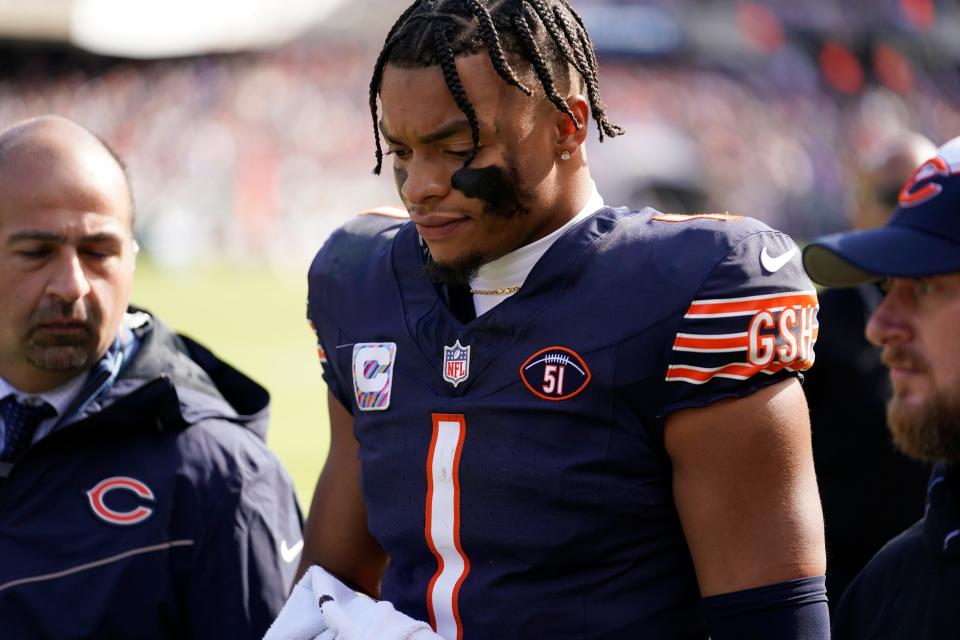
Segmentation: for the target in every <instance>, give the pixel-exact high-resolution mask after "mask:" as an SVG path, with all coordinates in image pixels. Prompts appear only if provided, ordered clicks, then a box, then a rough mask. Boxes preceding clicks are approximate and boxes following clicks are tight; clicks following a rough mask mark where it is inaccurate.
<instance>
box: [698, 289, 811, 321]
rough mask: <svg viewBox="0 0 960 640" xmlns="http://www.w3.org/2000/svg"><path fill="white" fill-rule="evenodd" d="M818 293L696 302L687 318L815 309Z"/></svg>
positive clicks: (776, 294)
mask: <svg viewBox="0 0 960 640" xmlns="http://www.w3.org/2000/svg"><path fill="white" fill-rule="evenodd" d="M817 304H818V303H817V292H816V291H792V292H790V293H773V294H768V295H760V296H747V297H745V298H728V299H718V300H694V301H693V302H692V303H691V304H690V308H689V309H687V314H686V316H685V317H687V318H695V317H698V316H721V315H748V314H751V313H755V312H757V311H763V310H765V309H766V310H769V311H773V310H775V309H779V308H782V307H815V306H817Z"/></svg>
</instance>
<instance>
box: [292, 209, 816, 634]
mask: <svg viewBox="0 0 960 640" xmlns="http://www.w3.org/2000/svg"><path fill="white" fill-rule="evenodd" d="M425 259H426V258H425V256H424V252H423V251H422V250H421V245H420V242H419V238H418V236H417V232H416V228H415V227H414V225H413V224H412V223H410V222H408V221H405V220H402V219H396V218H394V219H391V218H385V217H381V216H361V217H358V218H357V219H356V220H354V221H353V222H351V223H349V224H347V225H346V226H345V227H344V228H342V229H340V230H339V231H337V232H336V233H335V234H334V235H333V236H331V237H330V239H329V240H328V241H327V243H326V244H325V245H324V246H323V248H322V249H321V250H320V252H319V254H318V255H317V257H316V259H315V260H314V262H313V265H312V266H311V269H310V276H309V287H310V288H309V303H308V315H309V319H310V320H311V322H312V323H313V324H314V326H315V328H316V331H317V336H318V339H319V347H320V352H321V354H322V360H323V362H324V378H325V380H326V382H327V384H328V385H329V388H330V390H331V391H332V393H333V395H334V396H335V397H336V398H337V399H339V401H340V402H341V403H342V404H343V406H344V407H346V408H347V409H348V410H349V411H350V412H351V413H352V415H353V418H354V432H355V434H356V437H357V440H358V441H359V444H360V448H359V456H360V461H361V483H362V490H363V497H364V500H365V503H366V509H367V514H368V525H369V528H370V531H371V533H372V534H373V536H374V537H375V538H376V539H377V540H378V541H379V542H380V544H381V545H382V546H383V548H384V549H385V550H386V551H387V552H388V553H389V555H390V563H389V566H388V567H387V569H386V573H385V575H384V578H383V584H382V593H383V597H384V598H386V599H388V600H390V601H391V602H393V603H394V605H395V606H396V607H397V608H398V609H399V610H400V611H403V612H404V613H406V614H408V615H410V616H412V617H414V618H418V619H421V620H428V621H429V622H430V623H431V625H432V626H433V627H434V628H435V629H436V630H437V631H438V633H440V634H441V635H442V636H444V637H445V638H449V639H450V640H454V639H462V638H465V639H467V640H472V639H483V638H585V639H586V638H590V639H600V638H618V639H622V638H638V637H642V638H670V639H672V640H675V639H678V638H705V637H706V635H707V632H706V630H705V624H704V622H703V619H702V616H701V614H700V611H699V600H700V594H699V590H698V587H697V582H696V576H695V573H694V568H693V564H692V561H691V558H690V554H689V551H688V549H687V545H686V542H685V540H684V536H683V531H682V529H681V526H680V521H679V518H678V516H677V512H676V508H675V506H674V502H673V495H672V490H671V465H670V460H669V457H668V455H667V453H666V451H665V448H664V442H663V425H664V420H665V419H666V417H667V416H669V415H670V414H671V413H672V412H674V411H677V410H678V409H683V408H690V407H702V406H705V405H708V404H710V403H712V402H715V401H717V400H719V399H722V398H732V397H740V396H744V395H747V394H750V393H752V392H753V391H755V390H757V389H759V388H761V387H763V386H764V385H768V384H770V383H772V382H775V381H778V380H782V379H783V378H785V377H788V376H795V375H797V373H796V372H797V371H799V370H802V369H805V368H807V367H809V366H810V365H811V364H812V361H813V343H814V340H815V338H816V332H817V324H816V310H817V298H816V293H815V290H814V288H813V286H812V284H811V283H810V281H809V280H808V279H807V277H806V276H805V274H804V272H803V268H802V266H801V263H800V259H799V252H798V250H797V247H796V245H795V244H794V243H793V241H792V240H791V239H790V238H789V237H787V236H786V235H784V234H782V233H779V232H777V231H774V230H772V229H770V228H769V227H767V226H765V225H764V224H762V223H760V222H758V221H756V220H752V219H748V218H740V217H738V216H729V215H706V216H697V217H691V216H677V215H670V214H660V213H658V212H656V211H653V210H651V209H645V210H643V211H631V210H626V209H610V208H608V209H603V210H601V211H599V212H598V213H596V214H594V215H593V216H591V217H589V218H587V219H585V220H584V221H582V222H580V223H579V224H577V225H576V226H574V227H573V228H571V229H570V230H569V231H568V232H567V233H566V234H565V235H564V236H562V237H561V238H560V239H559V240H557V241H556V243H555V244H554V245H553V246H552V247H550V249H549V250H548V251H547V252H546V253H545V254H544V255H543V257H542V258H541V259H540V261H539V262H538V263H537V264H536V265H535V266H534V268H533V270H532V271H531V272H530V275H529V276H528V278H527V280H526V282H525V283H524V284H523V287H522V288H521V289H520V290H519V291H518V292H517V293H516V294H515V295H513V296H512V297H510V298H508V299H506V300H505V301H503V302H502V303H500V304H499V305H498V306H496V307H495V308H493V309H491V310H490V311H488V312H487V313H485V314H483V315H481V316H479V317H478V318H476V319H474V320H472V321H470V322H468V323H467V324H463V323H461V322H460V321H459V320H457V319H456V318H455V317H454V315H453V314H452V313H451V312H450V310H449V308H448V306H447V304H446V303H445V299H444V296H443V294H442V292H441V291H440V290H439V289H438V288H437V286H435V285H434V284H433V283H432V282H431V281H430V280H429V279H428V278H427V276H426V275H425V273H424V269H423V266H424V260H425Z"/></svg>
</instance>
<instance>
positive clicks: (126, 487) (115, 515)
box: [87, 476, 155, 526]
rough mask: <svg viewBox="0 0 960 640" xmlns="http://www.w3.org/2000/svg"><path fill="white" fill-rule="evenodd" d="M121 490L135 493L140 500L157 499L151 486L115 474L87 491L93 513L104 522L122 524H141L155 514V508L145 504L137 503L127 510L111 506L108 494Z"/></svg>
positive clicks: (150, 500) (149, 500)
mask: <svg viewBox="0 0 960 640" xmlns="http://www.w3.org/2000/svg"><path fill="white" fill-rule="evenodd" d="M120 490H123V491H129V492H131V493H133V494H134V495H135V496H136V497H137V498H139V499H140V501H147V502H154V500H155V498H154V496H153V491H151V489H150V487H148V486H147V485H145V484H144V483H142V482H140V481H139V480H137V479H135V478H129V477H126V476H114V477H112V478H107V479H105V480H101V481H100V482H98V483H97V484H96V486H95V487H93V488H92V489H90V490H89V491H87V500H89V502H90V508H91V509H92V510H93V514H94V515H95V516H97V517H98V518H100V519H101V520H103V521H104V522H109V523H110V524H118V525H121V526H131V525H135V524H139V523H141V522H143V521H144V520H146V519H147V518H149V517H150V516H151V515H153V508H152V507H147V506H144V505H143V504H137V505H136V507H134V508H133V509H129V510H127V511H120V510H118V509H113V508H111V507H109V506H108V505H107V501H106V499H107V494H109V493H110V492H112V491H120Z"/></svg>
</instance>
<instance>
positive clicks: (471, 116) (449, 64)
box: [433, 23, 480, 167]
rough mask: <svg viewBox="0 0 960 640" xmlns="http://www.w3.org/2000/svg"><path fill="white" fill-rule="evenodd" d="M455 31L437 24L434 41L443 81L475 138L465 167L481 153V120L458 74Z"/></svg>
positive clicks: (443, 24) (442, 24) (450, 26)
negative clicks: (465, 117)
mask: <svg viewBox="0 0 960 640" xmlns="http://www.w3.org/2000/svg"><path fill="white" fill-rule="evenodd" d="M452 31H453V25H451V24H449V23H441V24H437V25H436V27H435V29H434V32H433V40H434V43H435V45H436V48H437V49H436V53H437V57H438V58H439V59H440V60H439V61H440V69H441V70H442V71H443V79H444V80H445V81H446V83H447V88H448V89H450V95H452V96H453V99H454V101H455V102H456V103H457V106H458V107H460V110H461V111H463V113H464V115H466V116H467V121H469V122H470V135H471V137H472V138H473V149H472V150H471V151H470V155H468V156H467V158H466V160H464V162H463V166H465V167H466V166H469V165H470V163H471V162H473V160H474V158H476V157H477V153H479V152H480V120H479V119H478V118H477V111H476V109H474V108H473V104H471V102H470V100H469V98H467V92H466V91H464V90H463V83H461V82H460V74H459V73H457V59H456V57H455V56H454V55H453V48H452V47H451V46H450V36H451V32H452Z"/></svg>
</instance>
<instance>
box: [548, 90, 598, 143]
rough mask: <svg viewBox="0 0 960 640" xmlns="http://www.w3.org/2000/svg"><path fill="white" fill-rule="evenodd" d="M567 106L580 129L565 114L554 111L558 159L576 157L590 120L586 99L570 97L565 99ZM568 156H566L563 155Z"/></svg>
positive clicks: (577, 96)
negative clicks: (575, 117) (577, 121)
mask: <svg viewBox="0 0 960 640" xmlns="http://www.w3.org/2000/svg"><path fill="white" fill-rule="evenodd" d="M567 105H568V106H569V107H570V110H571V111H573V113H574V115H576V116H577V120H579V121H580V125H581V126H580V128H579V129H578V128H577V126H576V125H575V124H574V123H573V122H572V121H571V120H570V116H568V115H567V114H566V113H564V112H562V111H559V110H557V109H555V110H554V117H555V118H556V120H555V122H556V127H557V137H556V145H555V146H556V148H555V152H556V156H557V157H558V158H561V157H562V158H572V157H575V156H576V155H577V151H578V150H579V149H580V145H582V144H583V143H584V141H585V140H586V139H587V133H588V126H587V125H588V124H589V118H590V103H589V102H588V101H587V99H586V98H584V97H583V96H581V95H579V94H574V95H571V96H570V97H568V98H567ZM565 154H568V155H565Z"/></svg>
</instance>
